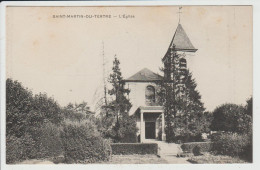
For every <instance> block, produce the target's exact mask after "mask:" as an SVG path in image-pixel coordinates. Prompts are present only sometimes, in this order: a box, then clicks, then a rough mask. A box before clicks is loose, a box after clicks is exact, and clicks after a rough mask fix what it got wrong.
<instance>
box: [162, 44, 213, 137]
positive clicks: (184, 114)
mask: <svg viewBox="0 0 260 170" xmlns="http://www.w3.org/2000/svg"><path fill="white" fill-rule="evenodd" d="M181 60H183V58H182V56H181V55H180V54H177V52H176V51H175V47H174V46H173V47H171V48H170V49H169V51H168V52H167V54H166V56H165V58H164V59H163V62H164V68H163V69H162V70H163V72H164V80H163V82H162V84H161V87H162V88H161V89H162V91H163V92H162V93H161V96H162V99H163V102H162V103H163V106H164V113H165V121H166V127H165V132H166V140H167V141H168V142H171V141H174V140H176V138H177V137H181V138H183V139H184V140H190V138H191V137H195V136H199V135H201V133H202V132H204V131H207V129H208V125H209V123H207V122H206V121H208V120H207V119H201V117H203V116H204V115H203V114H204V111H205V108H204V106H203V103H202V102H201V95H200V93H199V92H198V91H197V90H196V87H197V83H196V81H195V79H194V78H192V74H191V72H190V71H189V70H187V69H186V68H183V66H182V63H181ZM201 120H204V122H202V121H201Z"/></svg>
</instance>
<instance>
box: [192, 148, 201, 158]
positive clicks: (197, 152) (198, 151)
mask: <svg viewBox="0 0 260 170" xmlns="http://www.w3.org/2000/svg"><path fill="white" fill-rule="evenodd" d="M192 153H193V155H194V156H199V155H201V153H200V147H199V146H195V147H194V148H193V149H192Z"/></svg>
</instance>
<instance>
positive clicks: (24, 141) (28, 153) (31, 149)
mask: <svg viewBox="0 0 260 170" xmlns="http://www.w3.org/2000/svg"><path fill="white" fill-rule="evenodd" d="M35 148H36V145H35V141H34V140H33V139H32V137H31V136H30V135H29V134H25V135H24V136H22V137H20V138H17V137H15V136H7V137H6V163H14V162H18V161H22V160H25V159H32V158H35V156H36V154H37V150H36V149H35Z"/></svg>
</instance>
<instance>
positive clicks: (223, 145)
mask: <svg viewBox="0 0 260 170" xmlns="http://www.w3.org/2000/svg"><path fill="white" fill-rule="evenodd" d="M248 145H250V137H249V136H247V135H246V134H237V133H222V134H221V135H219V136H218V137H216V138H215V139H214V141H213V148H212V150H213V151H214V152H216V153H217V154H222V155H229V156H241V155H243V153H245V152H246V151H247V150H246V148H247V147H248Z"/></svg>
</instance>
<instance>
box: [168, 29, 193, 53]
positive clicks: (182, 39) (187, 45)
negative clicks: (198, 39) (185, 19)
mask: <svg viewBox="0 0 260 170" xmlns="http://www.w3.org/2000/svg"><path fill="white" fill-rule="evenodd" d="M173 44H174V45H175V50H176V51H187V52H196V51H197V49H195V47H194V46H193V45H192V43H191V41H190V39H189V37H188V36H187V34H186V32H185V31H184V29H183V28H182V26H181V24H179V25H178V27H177V29H176V31H175V34H174V36H173V38H172V41H171V44H170V47H171V46H172V45H173Z"/></svg>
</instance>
